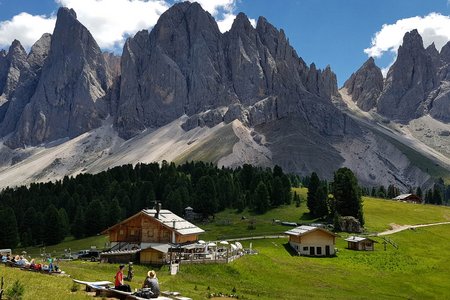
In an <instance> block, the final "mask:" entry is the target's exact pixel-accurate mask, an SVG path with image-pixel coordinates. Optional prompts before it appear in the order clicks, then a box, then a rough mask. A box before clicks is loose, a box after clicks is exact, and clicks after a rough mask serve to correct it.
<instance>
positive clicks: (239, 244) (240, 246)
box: [236, 242, 244, 249]
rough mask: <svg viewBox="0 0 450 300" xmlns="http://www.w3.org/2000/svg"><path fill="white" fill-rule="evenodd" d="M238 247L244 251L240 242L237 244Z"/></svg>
mask: <svg viewBox="0 0 450 300" xmlns="http://www.w3.org/2000/svg"><path fill="white" fill-rule="evenodd" d="M236 246H237V247H238V249H244V247H242V244H241V243H239V242H236Z"/></svg>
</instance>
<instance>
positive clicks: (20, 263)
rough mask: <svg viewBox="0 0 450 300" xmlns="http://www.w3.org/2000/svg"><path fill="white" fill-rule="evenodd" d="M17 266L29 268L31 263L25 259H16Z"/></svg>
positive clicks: (21, 257)
mask: <svg viewBox="0 0 450 300" xmlns="http://www.w3.org/2000/svg"><path fill="white" fill-rule="evenodd" d="M16 264H17V265H18V266H20V267H27V266H28V265H29V264H30V263H29V262H28V260H27V259H26V258H25V257H23V256H20V257H19V259H17V257H16Z"/></svg>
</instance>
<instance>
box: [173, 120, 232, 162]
mask: <svg viewBox="0 0 450 300" xmlns="http://www.w3.org/2000/svg"><path fill="white" fill-rule="evenodd" d="M237 142H239V138H238V137H237V136H236V134H235V133H234V131H233V125H232V124H231V123H230V124H227V125H225V126H223V127H222V128H220V129H219V130H218V131H217V133H216V134H215V135H214V136H212V137H209V138H207V139H206V140H204V141H202V142H201V143H199V144H197V145H195V146H193V147H192V148H190V149H189V150H187V151H186V152H183V153H181V154H180V155H179V156H177V157H176V158H175V159H174V160H173V161H174V162H175V163H176V164H181V163H184V162H186V161H207V162H212V163H215V164H217V162H218V161H219V159H220V158H222V157H225V156H227V155H228V154H230V153H232V152H233V146H234V144H236V143H237Z"/></svg>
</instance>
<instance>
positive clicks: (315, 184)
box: [306, 172, 320, 216]
mask: <svg viewBox="0 0 450 300" xmlns="http://www.w3.org/2000/svg"><path fill="white" fill-rule="evenodd" d="M319 187H320V179H319V176H317V173H316V172H313V173H312V174H311V178H310V180H309V185H308V193H307V197H306V205H307V206H308V209H309V212H310V213H311V214H312V215H313V216H315V212H316V210H317V190H318V189H319Z"/></svg>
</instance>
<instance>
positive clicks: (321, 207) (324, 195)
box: [314, 183, 328, 218]
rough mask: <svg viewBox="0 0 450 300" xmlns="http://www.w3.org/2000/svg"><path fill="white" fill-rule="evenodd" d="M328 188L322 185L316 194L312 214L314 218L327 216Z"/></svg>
mask: <svg viewBox="0 0 450 300" xmlns="http://www.w3.org/2000/svg"><path fill="white" fill-rule="evenodd" d="M327 200H328V188H327V185H326V184H324V183H322V184H321V185H320V187H319V189H318V190H317V193H316V208H315V212H314V216H315V217H319V218H321V217H325V216H327V215H328V205H327Z"/></svg>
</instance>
